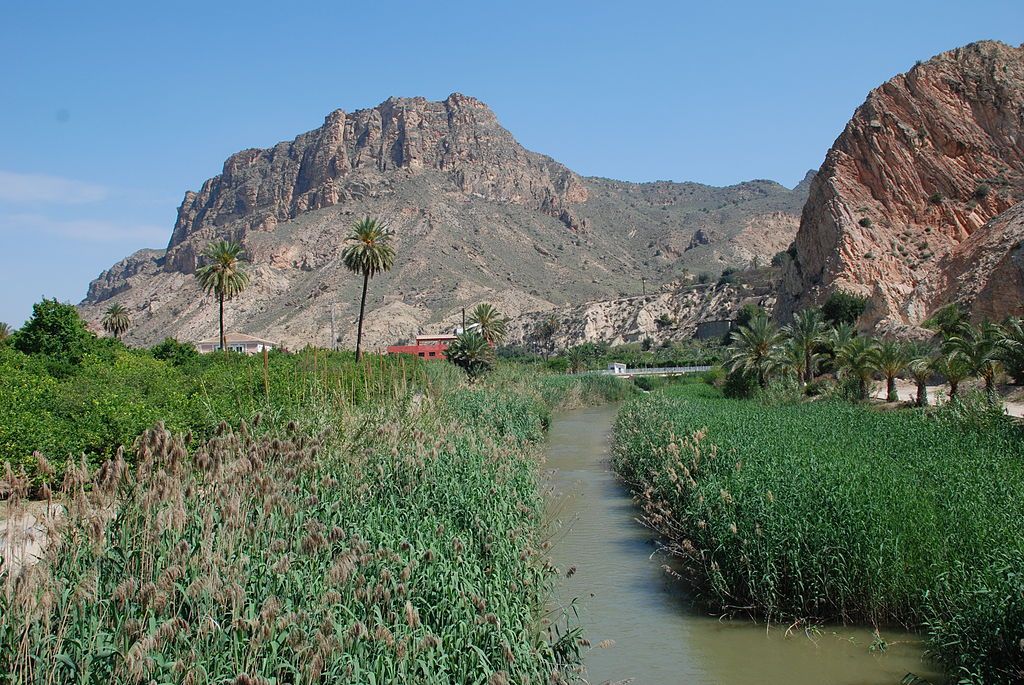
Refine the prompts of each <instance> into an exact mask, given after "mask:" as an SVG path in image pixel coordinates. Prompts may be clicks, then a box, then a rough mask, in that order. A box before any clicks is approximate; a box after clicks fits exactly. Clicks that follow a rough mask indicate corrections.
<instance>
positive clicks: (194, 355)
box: [149, 338, 199, 366]
mask: <svg viewBox="0 0 1024 685" xmlns="http://www.w3.org/2000/svg"><path fill="white" fill-rule="evenodd" d="M149 351H150V353H151V354H152V355H153V357H154V358H155V359H159V360H161V361H165V362H169V363H170V364H171V365H172V366H184V365H185V364H188V363H189V362H192V361H195V360H197V359H199V350H197V349H196V348H195V345H190V344H189V343H183V342H179V341H177V340H175V339H174V338H164V341H163V342H162V343H159V344H157V345H154V346H153V347H152V348H150V350H149Z"/></svg>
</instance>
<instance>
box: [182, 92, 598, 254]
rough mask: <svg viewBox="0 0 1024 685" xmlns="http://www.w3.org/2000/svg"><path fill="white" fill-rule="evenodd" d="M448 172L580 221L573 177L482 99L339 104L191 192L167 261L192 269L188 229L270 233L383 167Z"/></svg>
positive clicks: (368, 183) (582, 194)
mask: <svg viewBox="0 0 1024 685" xmlns="http://www.w3.org/2000/svg"><path fill="white" fill-rule="evenodd" d="M424 169H427V170H435V171H441V172H445V173H446V174H447V175H448V176H449V177H450V179H451V182H452V183H453V185H454V186H455V187H456V188H457V189H459V190H461V191H462V192H464V193H465V194H467V195H470V196H475V197H481V198H486V199H488V200H494V201H498V202H505V203H511V204H517V205H521V206H524V207H527V208H529V209H535V210H540V211H542V212H544V213H546V214H549V215H551V216H553V217H555V218H557V219H559V220H560V221H561V222H562V223H564V224H566V225H567V226H568V227H569V228H571V229H578V228H580V227H581V225H580V224H581V222H580V221H579V220H578V219H577V217H576V216H575V214H574V213H573V211H572V205H574V204H578V203H581V202H584V201H585V200H586V199H587V189H586V186H585V185H584V184H583V183H582V182H581V181H580V179H579V177H578V176H576V174H574V173H572V172H571V171H569V170H568V169H566V168H565V167H563V166H562V165H560V164H557V163H555V162H554V161H553V160H551V159H549V158H548V157H545V156H543V155H538V154H535V153H532V152H529V151H528V150H526V149H524V148H523V147H522V146H520V145H519V144H518V143H517V142H516V141H515V139H514V138H513V137H512V135H511V134H510V133H509V132H508V131H507V130H505V129H504V128H502V127H501V125H500V124H499V123H498V120H497V118H496V117H495V116H494V113H493V112H492V111H491V110H490V108H488V107H487V105H485V104H483V103H482V102H480V101H479V100H477V99H475V98H471V97H467V96H465V95H460V94H458V93H454V94H452V95H450V96H449V97H448V98H447V99H445V100H444V101H442V102H431V101H429V100H426V99H424V98H390V99H388V100H387V101H385V102H383V103H381V104H380V105H378V106H377V107H374V108H372V109H363V110H358V111H356V112H354V113H353V114H346V113H345V112H343V111H342V110H336V111H334V112H332V113H331V114H329V115H328V116H327V117H326V119H325V120H324V125H323V126H321V127H320V128H318V129H316V130H314V131H309V132H307V133H303V134H302V135H300V136H298V137H297V138H295V139H294V140H292V141H290V142H283V143H278V144H277V145H275V146H274V147H272V148H269V149H265V150H260V149H250V150H243V151H242V152H238V153H236V154H234V155H232V156H231V157H229V158H228V159H227V161H226V162H224V169H223V171H222V172H221V174H220V175H219V176H215V177H213V178H211V179H209V180H208V181H206V182H205V183H204V184H203V187H202V189H200V191H199V192H198V193H195V192H188V193H186V194H185V199H184V200H183V201H182V204H181V207H180V208H179V209H178V220H177V222H176V223H175V226H174V233H173V234H172V236H171V241H170V244H169V245H168V248H167V249H168V252H167V267H168V268H169V269H175V270H180V271H185V272H190V271H192V270H194V268H195V260H196V254H195V249H194V247H195V241H189V240H188V239H189V238H190V237H192V236H194V235H197V234H199V235H205V233H210V234H211V235H212V234H213V233H215V232H217V233H218V235H221V236H223V234H224V231H223V230H221V231H219V232H218V231H217V229H218V228H223V227H227V226H229V225H230V229H231V232H232V233H233V234H234V235H232V236H231V237H232V238H235V239H241V238H242V237H244V234H245V233H246V232H247V231H248V230H266V229H271V228H273V227H274V226H275V225H277V223H278V222H282V221H287V220H289V219H294V218H295V217H296V216H298V215H299V214H301V213H303V212H307V211H311V210H316V209H321V208H323V207H329V206H332V205H337V204H342V203H344V202H346V201H349V200H352V199H354V198H358V197H360V196H364V195H367V194H373V193H375V192H381V191H382V190H384V189H386V187H387V185H388V179H387V178H386V177H385V174H386V173H387V172H393V171H398V170H404V171H406V172H408V173H411V174H415V173H416V172H417V171H421V170H424Z"/></svg>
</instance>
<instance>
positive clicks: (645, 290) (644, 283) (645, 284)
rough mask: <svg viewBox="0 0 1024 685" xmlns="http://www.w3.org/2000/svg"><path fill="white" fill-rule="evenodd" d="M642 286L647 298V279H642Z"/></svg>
mask: <svg viewBox="0 0 1024 685" xmlns="http://www.w3.org/2000/svg"><path fill="white" fill-rule="evenodd" d="M640 285H641V286H642V287H643V289H644V297H647V279H646V278H644V277H643V276H641V277H640Z"/></svg>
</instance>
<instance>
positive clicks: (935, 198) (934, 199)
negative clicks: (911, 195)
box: [928, 192, 946, 205]
mask: <svg viewBox="0 0 1024 685" xmlns="http://www.w3.org/2000/svg"><path fill="white" fill-rule="evenodd" d="M945 199H946V198H945V196H944V195H943V194H942V193H937V192H936V193H932V194H931V195H930V196H929V197H928V202H931V203H932V204H933V205H941V204H942V203H943V202H944V201H945Z"/></svg>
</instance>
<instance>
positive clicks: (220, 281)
mask: <svg viewBox="0 0 1024 685" xmlns="http://www.w3.org/2000/svg"><path fill="white" fill-rule="evenodd" d="M203 257H205V258H206V260H207V262H206V264H204V265H203V266H201V267H199V268H198V269H196V278H198V279H199V285H200V286H201V287H202V289H203V290H205V291H206V292H207V293H212V294H214V295H216V296H217V303H218V305H219V311H220V349H221V350H222V351H224V352H225V353H226V352H227V350H228V341H227V337H226V336H225V335H224V301H225V300H230V299H231V298H232V297H234V296H236V295H238V293H240V292H242V291H243V290H245V286H247V285H249V274H248V273H246V271H245V267H246V264H247V262H246V261H245V260H244V259H242V246H241V245H239V244H238V243H233V242H229V241H227V240H216V241H213V242H211V243H210V244H209V245H207V246H206V249H205V250H203Z"/></svg>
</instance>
